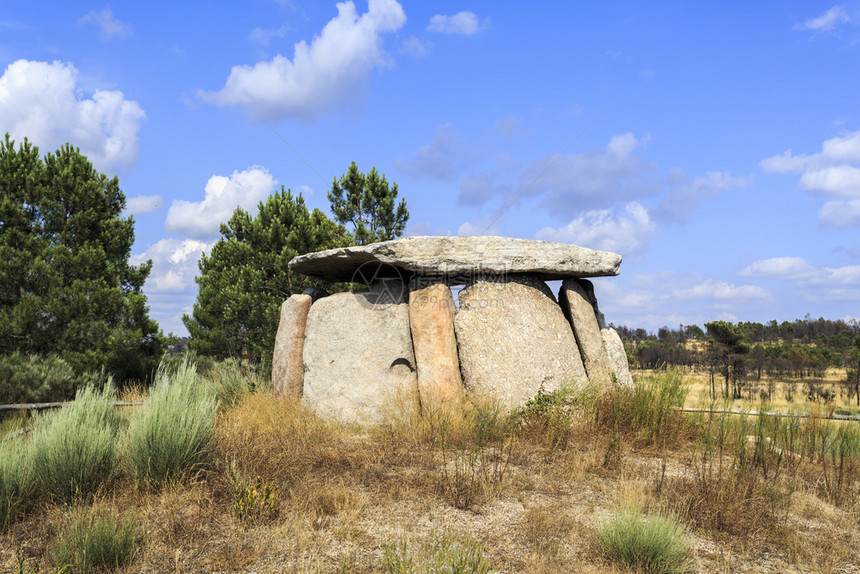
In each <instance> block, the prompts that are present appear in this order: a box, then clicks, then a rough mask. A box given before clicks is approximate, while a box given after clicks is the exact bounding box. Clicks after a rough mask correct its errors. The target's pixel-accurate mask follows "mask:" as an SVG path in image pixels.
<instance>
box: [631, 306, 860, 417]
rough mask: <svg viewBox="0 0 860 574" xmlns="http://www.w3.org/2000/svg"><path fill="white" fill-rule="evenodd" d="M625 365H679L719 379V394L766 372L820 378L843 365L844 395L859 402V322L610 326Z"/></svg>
mask: <svg viewBox="0 0 860 574" xmlns="http://www.w3.org/2000/svg"><path fill="white" fill-rule="evenodd" d="M615 329H616V330H617V331H618V334H619V335H621V338H622V340H623V341H624V345H625V348H626V350H627V354H628V359H629V361H630V363H631V366H635V367H638V368H642V369H655V368H659V367H662V366H684V367H692V368H697V369H701V370H705V371H707V372H708V373H710V375H711V383H712V394H716V388H715V379H722V382H723V383H724V385H721V386H723V394H724V395H725V396H727V397H733V398H740V397H741V395H742V393H743V391H744V386H745V382H747V381H749V380H756V381H758V380H761V378H762V376H764V375H767V376H768V377H771V378H777V379H782V380H785V379H798V380H804V379H811V378H823V377H824V376H825V373H826V371H827V368H828V367H841V368H845V369H846V377H845V379H844V381H843V382H844V383H846V387H847V388H848V391H849V396H852V397H855V396H856V397H857V399H858V404H860V322H858V321H857V320H849V321H843V320H841V319H840V320H836V321H831V320H828V319H824V318H819V319H812V318H811V317H810V316H809V315H807V316H806V317H805V318H804V319H797V320H796V321H793V322H789V321H783V322H782V323H779V322H777V321H769V322H768V323H755V322H740V323H729V322H726V321H713V322H710V323H706V324H705V330H702V328H701V327H699V326H698V325H680V326H679V327H678V328H677V329H672V328H670V327H662V328H660V329H658V330H657V333H656V334H654V333H649V332H647V331H646V330H645V329H635V328H630V327H624V326H621V327H615Z"/></svg>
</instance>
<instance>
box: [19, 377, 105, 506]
mask: <svg viewBox="0 0 860 574" xmlns="http://www.w3.org/2000/svg"><path fill="white" fill-rule="evenodd" d="M115 397H116V394H115V392H114V387H113V383H112V382H110V381H108V383H107V384H106V385H105V386H104V388H103V389H102V390H100V391H99V390H96V389H95V388H93V387H91V386H88V387H86V388H85V389H83V390H81V391H78V393H77V396H76V397H75V400H74V401H73V402H72V403H71V404H69V405H66V406H64V407H63V408H61V409H60V410H58V411H54V412H51V413H47V414H44V415H40V416H38V417H37V418H36V419H35V422H34V424H33V436H32V439H31V443H30V457H31V461H32V465H33V474H34V477H35V482H36V484H37V487H38V489H39V491H40V493H41V494H42V495H43V496H44V497H45V498H47V499H49V500H54V501H58V502H73V501H75V500H78V499H80V498H83V497H87V496H91V495H92V494H93V493H95V491H96V490H97V489H98V488H99V487H101V486H102V485H104V484H106V483H107V482H108V481H109V479H110V478H112V477H113V476H114V475H115V474H116V468H117V465H116V461H117V459H116V457H117V454H116V449H115V448H114V437H115V435H116V432H117V429H118V428H119V425H120V418H119V417H118V415H117V413H116V411H115V409H114V405H113V402H114V400H115Z"/></svg>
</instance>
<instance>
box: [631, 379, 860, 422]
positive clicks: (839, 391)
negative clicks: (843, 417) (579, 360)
mask: <svg viewBox="0 0 860 574" xmlns="http://www.w3.org/2000/svg"><path fill="white" fill-rule="evenodd" d="M683 373H684V378H685V380H686V382H687V386H688V391H689V392H688V393H687V400H686V403H685V406H686V407H688V408H696V407H701V406H703V405H707V404H709V403H711V402H712V401H711V400H710V396H709V389H710V379H709V376H708V373H707V372H706V371H703V370H695V369H686V370H684V371H683ZM632 374H633V376H634V377H635V378H646V377H650V376H652V375H653V374H654V371H651V370H647V369H641V370H633V371H632ZM844 380H845V369H844V368H836V367H830V368H828V369H827V371H826V373H825V376H824V377H822V378H812V379H808V380H798V379H791V378H784V379H779V378H770V377H768V376H767V375H762V378H761V380H759V381H756V380H753V379H751V380H750V381H749V384H750V386H751V388H752V393H751V394H752V396H753V398H752V399H750V398H747V397H746V396H745V397H744V399H742V400H736V401H732V402H731V406H732V408H741V409H749V410H758V409H760V408H762V405H764V406H765V408H768V409H771V410H775V411H785V412H793V411H809V410H810V409H820V410H821V411H823V412H826V411H828V410H833V409H845V410H849V411H854V412H856V413H858V414H860V407H858V405H857V402H856V398H854V399H849V398H848V396H847V393H846V389H845V387H844V385H843V383H842V381H844ZM809 383H811V384H812V385H813V388H814V389H816V390H821V391H824V392H829V393H830V396H832V397H833V399H832V401H827V402H825V401H824V400H822V399H821V397H820V396H818V395H816V397H817V400H813V401H810V400H808V399H807V394H808V391H809V390H810V389H809ZM722 384H723V380H722V379H721V378H720V376H719V375H717V377H716V380H715V385H716V389H717V398H718V402H719V401H721V400H722V399H721V392H722ZM789 394H790V395H791V396H792V400H791V401H789V400H787V398H786V396H787V395H789Z"/></svg>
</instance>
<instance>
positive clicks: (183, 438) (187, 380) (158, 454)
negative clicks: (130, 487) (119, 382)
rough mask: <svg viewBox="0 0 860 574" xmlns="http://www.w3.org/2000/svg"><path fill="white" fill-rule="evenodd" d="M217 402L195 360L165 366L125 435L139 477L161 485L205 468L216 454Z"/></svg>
mask: <svg viewBox="0 0 860 574" xmlns="http://www.w3.org/2000/svg"><path fill="white" fill-rule="evenodd" d="M217 406H218V403H217V401H216V400H215V398H214V397H213V396H212V394H211V392H210V391H209V389H207V387H206V385H205V384H204V383H203V380H202V378H201V377H200V375H198V374H197V371H196V369H195V367H194V366H193V365H190V364H189V363H188V362H185V363H183V364H182V365H180V367H179V368H178V369H177V370H176V372H175V373H168V372H167V371H164V370H160V371H159V372H158V374H157V375H156V382H155V385H153V387H152V389H151V391H150V395H149V398H148V399H147V401H146V403H144V405H143V406H142V407H141V408H140V410H139V411H138V412H137V413H136V414H135V415H134V417H133V418H132V420H131V423H130V424H129V428H128V432H127V434H126V437H125V441H124V449H123V450H124V452H125V454H126V456H127V462H128V465H129V470H130V472H131V474H132V476H133V477H134V478H135V480H137V481H138V482H139V483H146V484H149V485H150V486H154V487H159V486H161V485H163V484H164V483H165V482H167V481H170V480H173V479H175V478H180V477H181V476H182V475H185V474H187V473H191V472H195V471H197V470H199V469H201V468H202V467H203V466H204V465H205V464H206V463H207V462H208V461H209V458H210V454H211V448H212V437H213V433H214V429H215V411H216V409H217Z"/></svg>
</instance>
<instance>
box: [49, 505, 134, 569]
mask: <svg viewBox="0 0 860 574" xmlns="http://www.w3.org/2000/svg"><path fill="white" fill-rule="evenodd" d="M139 538H140V534H139V529H138V524H137V518H136V517H135V516H134V514H133V513H132V514H128V515H127V516H126V517H125V518H123V519H119V518H118V517H117V516H116V515H114V514H113V513H107V514H97V513H94V512H92V511H90V512H86V513H81V514H80V515H78V516H77V517H75V518H74V519H73V520H72V523H71V524H70V525H69V526H68V527H67V528H66V529H65V530H63V531H62V532H61V533H60V535H59V536H58V538H57V540H56V541H55V542H54V544H53V545H52V546H51V556H52V558H53V560H54V565H55V566H56V567H57V568H65V567H69V568H70V570H69V571H71V572H80V573H82V574H83V573H86V572H91V571H93V570H103V569H110V568H116V567H118V566H122V565H123V564H127V563H128V562H130V561H131V559H132V557H133V555H134V550H135V545H136V544H137V541H138V539H139ZM64 571H65V570H64Z"/></svg>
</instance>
